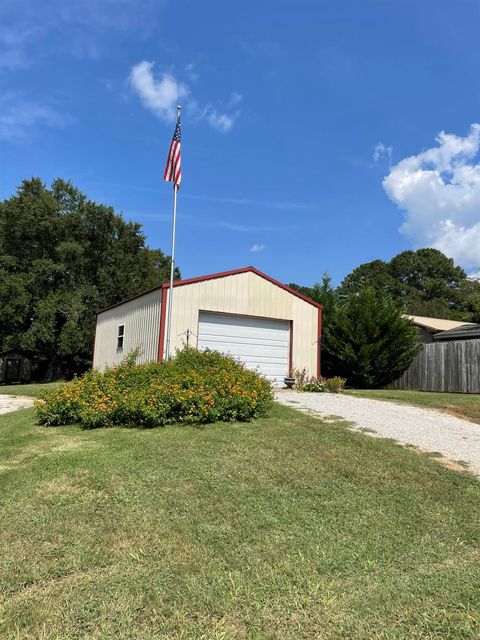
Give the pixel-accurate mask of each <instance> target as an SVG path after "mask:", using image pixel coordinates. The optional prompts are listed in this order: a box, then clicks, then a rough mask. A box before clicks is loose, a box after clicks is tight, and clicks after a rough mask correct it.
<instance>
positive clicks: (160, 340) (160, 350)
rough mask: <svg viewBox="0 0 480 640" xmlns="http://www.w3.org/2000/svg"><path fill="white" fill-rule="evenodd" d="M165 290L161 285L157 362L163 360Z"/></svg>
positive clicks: (165, 310) (165, 315) (165, 314)
mask: <svg viewBox="0 0 480 640" xmlns="http://www.w3.org/2000/svg"><path fill="white" fill-rule="evenodd" d="M167 291H168V288H167V287H166V286H162V301H161V307H160V333H159V336H158V355H157V362H162V360H163V343H164V342H165V319H166V317H167Z"/></svg>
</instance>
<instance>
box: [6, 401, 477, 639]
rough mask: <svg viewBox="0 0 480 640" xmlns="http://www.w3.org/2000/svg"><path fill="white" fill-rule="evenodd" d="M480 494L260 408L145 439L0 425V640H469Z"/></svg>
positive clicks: (452, 478) (133, 434)
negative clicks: (236, 418)
mask: <svg viewBox="0 0 480 640" xmlns="http://www.w3.org/2000/svg"><path fill="white" fill-rule="evenodd" d="M479 516H480V483H479V482H478V481H477V480H476V479H474V478H472V477H470V476H469V475H467V474H462V473H456V472H453V471H449V470H447V469H444V468H443V467H441V466H440V465H438V464H436V463H435V462H434V461H432V460H431V459H430V458H429V457H427V456H422V455H420V454H417V453H414V452H412V451H410V450H408V449H406V448H402V447H400V446H397V445H395V444H394V443H393V442H390V441H386V440H379V439H374V438H368V437H365V436H363V435H361V434H358V433H353V432H350V431H349V430H348V429H347V428H346V426H345V425H344V424H343V423H329V424H325V423H322V421H320V420H319V419H317V418H314V417H311V416H308V415H305V414H302V413H299V412H296V411H295V410H293V409H290V408H286V407H280V406H278V405H276V406H275V408H274V410H273V412H272V414H271V416H270V417H268V418H263V419H261V420H258V421H256V422H255V423H247V424H215V425H208V426H205V427H196V428H194V427H185V426H184V427H166V428H162V429H153V430H131V429H130V430H129V429H118V428H116V429H105V430H97V431H82V430H81V429H80V428H78V427H61V428H50V429H48V428H41V427H37V426H34V413H33V410H32V409H27V410H23V411H18V412H16V413H14V414H9V415H4V416H0V523H1V526H0V637H1V638H2V639H3V638H5V639H9V638H12V639H13V638H21V639H23V638H42V639H52V640H53V639H55V640H58V639H69V640H70V639H76V638H100V639H104V638H105V639H107V638H115V639H125V640H127V639H128V640H131V639H140V638H141V639H145V640H146V639H148V640H154V639H155V640H156V639H160V638H165V639H168V640H170V639H178V640H180V639H182V640H186V639H191V638H195V639H204V640H205V639H215V640H220V639H222V640H230V639H243V638H248V639H251V640H260V639H261V640H264V639H265V640H267V639H268V640H274V639H275V640H276V639H287V638H288V639H291V640H298V639H303V638H308V639H320V640H322V639H332V638H339V639H342V640H348V639H351V640H367V639H368V640H371V639H372V638H377V639H382V640H388V639H397V640H406V639H408V640H413V639H418V640H420V639H421V640H427V639H428V640H432V639H438V638H448V639H449V640H451V639H456V638H457V639H462V640H465V639H467V638H472V639H473V638H479V637H480V562H479V559H480V527H479V525H480V518H479Z"/></svg>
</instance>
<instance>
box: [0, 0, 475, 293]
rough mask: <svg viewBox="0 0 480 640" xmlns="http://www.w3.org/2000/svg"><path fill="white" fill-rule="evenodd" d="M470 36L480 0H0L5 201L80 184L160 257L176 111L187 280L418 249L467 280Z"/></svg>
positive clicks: (286, 276) (298, 270)
mask: <svg viewBox="0 0 480 640" xmlns="http://www.w3.org/2000/svg"><path fill="white" fill-rule="evenodd" d="M479 26H480V4H479V3H478V1H477V0H471V1H470V0H456V1H455V2H454V3H453V2H451V1H449V0H422V1H421V2H418V0H416V1H413V0H402V1H401V2H399V1H397V0H391V1H388V0H363V1H362V2H360V1H358V0H352V1H344V0H331V1H323V0H315V1H314V0H312V1H309V2H305V1H302V0H296V2H285V1H280V2H279V1H278V0H277V1H275V2H274V1H273V0H265V1H264V2H260V3H255V4H254V3H251V2H244V1H243V2H240V1H232V2H228V3H225V2H219V1H210V0H204V2H184V1H182V0H177V1H176V2H173V0H170V1H169V0H165V1H158V0H77V1H76V2H75V3H66V2H64V1H63V0H46V1H45V2H44V3H40V2H37V0H25V2H23V3H19V2H18V1H17V0H15V1H11V0H3V2H2V3H1V6H0V197H2V198H3V197H7V196H9V195H11V194H12V193H13V192H14V190H15V187H16V186H17V185H18V184H19V183H20V182H21V180H22V179H23V178H27V177H31V176H34V175H35V176H40V177H41V178H42V179H43V180H45V181H46V182H50V181H51V180H52V179H53V178H54V177H57V176H60V177H63V178H67V179H71V180H72V181H73V182H74V184H75V185H77V186H78V187H79V188H81V189H82V190H84V191H85V192H86V193H87V194H88V195H89V197H91V198H93V199H96V200H99V201H101V202H104V203H106V204H111V205H113V206H114V207H115V208H116V210H117V211H122V212H123V213H124V214H125V216H126V217H128V218H131V219H134V220H138V221H139V222H141V223H142V224H143V226H144V230H145V233H146V235H147V237H148V243H149V245H150V246H151V247H160V248H162V249H163V250H164V251H166V252H169V247H170V212H171V195H172V194H171V187H170V185H167V184H165V183H163V182H162V175H163V169H164V164H165V159H166V155H167V152H168V146H169V144H170V139H171V136H172V133H173V128H174V126H173V122H172V117H173V113H174V106H175V104H176V102H177V101H178V100H180V102H181V103H182V105H183V107H184V108H183V139H182V164H183V180H184V182H183V187H182V190H181V193H180V196H179V209H178V211H179V220H178V236H177V243H178V244H177V262H178V264H179V266H180V268H181V270H182V274H183V275H184V276H185V277H190V276H195V275H200V274H204V273H210V272H213V271H221V270H224V269H230V268H236V267H241V266H245V265H248V264H253V265H255V266H257V267H258V268H259V269H262V270H264V271H266V272H268V273H269V274H271V275H272V276H274V277H277V278H279V279H280V280H282V281H285V282H292V281H293V282H299V283H303V284H311V283H313V282H314V281H316V280H318V279H319V278H320V277H321V274H322V273H323V272H324V271H328V272H329V273H330V274H331V275H332V277H333V279H334V281H336V282H338V281H339V280H340V279H341V278H342V277H343V276H344V275H346V274H347V273H348V272H349V271H351V269H352V268H354V267H355V266H357V265H358V264H360V263H361V262H366V261H369V260H372V259H375V258H383V259H389V258H390V257H392V256H393V255H394V254H395V253H397V252H399V251H402V250H404V249H407V248H412V247H413V248H416V247H420V246H436V247H438V248H440V249H442V250H444V251H445V252H447V253H448V254H449V255H450V256H452V257H454V258H455V259H456V260H457V262H459V263H460V264H462V265H463V266H464V267H465V268H467V270H472V271H475V270H477V269H478V267H479V266H480V165H478V164H477V163H478V151H479V147H480V128H477V127H476V126H475V123H476V122H477V121H479V102H480V91H479V88H478V86H477V85H479V82H478V77H479V72H478V68H479V62H480V40H479V38H478V30H479ZM472 125H473V127H472ZM442 131H445V132H447V134H446V135H443V137H440V138H438V135H439V133H440V132H442Z"/></svg>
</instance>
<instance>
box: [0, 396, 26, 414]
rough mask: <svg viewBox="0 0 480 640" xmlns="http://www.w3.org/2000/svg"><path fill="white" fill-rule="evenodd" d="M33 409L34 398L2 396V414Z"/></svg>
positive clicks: (0, 397)
mask: <svg viewBox="0 0 480 640" xmlns="http://www.w3.org/2000/svg"><path fill="white" fill-rule="evenodd" d="M28 407H33V398H27V396H6V395H0V414H2V413H9V412H10V411H16V410H17V409H27V408H28Z"/></svg>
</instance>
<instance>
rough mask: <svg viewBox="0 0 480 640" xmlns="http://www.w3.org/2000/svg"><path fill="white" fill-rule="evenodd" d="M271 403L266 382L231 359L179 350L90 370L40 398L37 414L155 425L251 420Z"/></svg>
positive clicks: (51, 422)
mask: <svg viewBox="0 0 480 640" xmlns="http://www.w3.org/2000/svg"><path fill="white" fill-rule="evenodd" d="M272 401H273V398H272V390H271V386H270V383H269V382H268V380H266V379H265V378H262V377H261V376H260V375H259V374H258V373H256V372H254V371H250V370H248V369H246V368H245V367H244V366H243V365H242V364H240V363H239V362H237V361H236V360H234V359H233V358H230V357H227V356H223V355H221V354H219V353H217V352H214V351H202V352H200V351H197V350H196V349H184V350H183V351H181V352H179V353H178V355H177V356H176V357H175V358H174V359H173V360H171V361H169V362H163V363H156V362H155V363H149V364H143V365H134V364H133V363H132V358H127V359H126V360H125V361H124V362H123V363H122V364H121V365H120V366H118V367H116V368H113V369H107V370H106V371H105V372H103V373H100V372H98V371H90V372H88V373H86V374H85V375H84V376H82V377H81V378H76V379H75V380H73V382H70V383H66V384H63V385H61V386H60V387H58V388H57V389H55V390H54V391H51V392H49V393H47V394H45V396H44V399H43V401H39V402H37V404H36V410H37V416H38V421H39V423H40V424H42V425H46V426H56V425H64V424H73V423H80V424H81V425H83V426H84V427H85V428H87V429H93V428H97V427H111V426H115V425H124V426H130V427H157V426H162V425H167V424H174V423H184V424H193V423H197V424H198V423H207V422H216V421H246V420H251V419H252V418H256V417H257V416H261V415H264V414H265V413H266V412H267V411H268V409H269V408H270V406H271V404H272Z"/></svg>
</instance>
